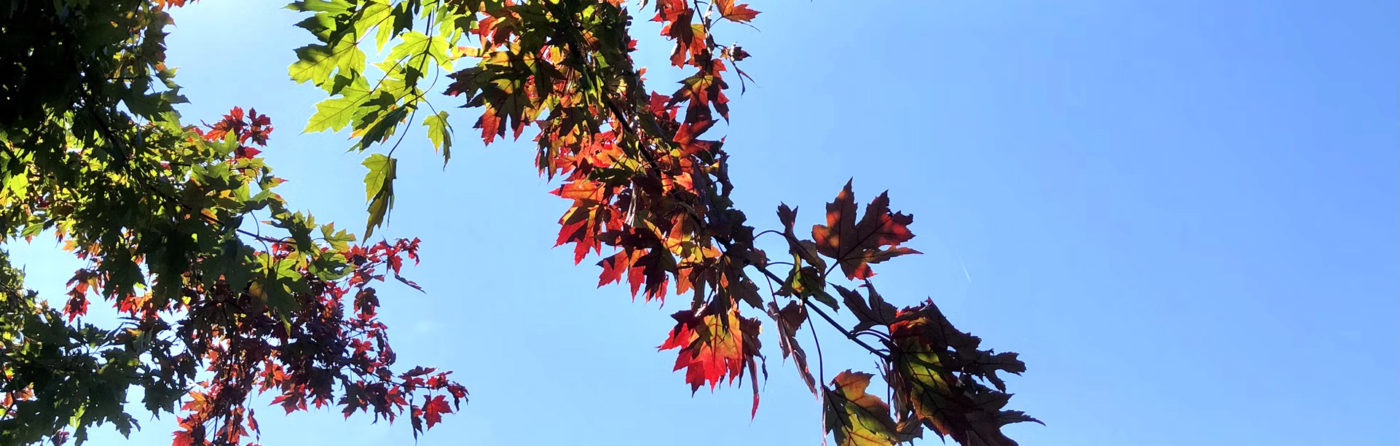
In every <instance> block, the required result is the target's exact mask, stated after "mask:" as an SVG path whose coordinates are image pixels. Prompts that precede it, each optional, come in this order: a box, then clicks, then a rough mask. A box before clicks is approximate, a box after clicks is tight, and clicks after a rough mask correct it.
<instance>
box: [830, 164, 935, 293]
mask: <svg viewBox="0 0 1400 446" xmlns="http://www.w3.org/2000/svg"><path fill="white" fill-rule="evenodd" d="M889 205H890V199H889V193H888V192H885V193H881V194H880V196H879V197H875V200H874V201H871V202H870V204H869V205H867V206H866V207H865V216H864V217H862V218H861V219H860V221H859V222H857V221H856V202H855V196H854V195H853V194H852V193H851V182H850V181H847V182H846V187H845V188H842V189H841V193H840V194H837V195H836V200H835V201H832V202H831V203H828V204H827V205H826V225H814V226H812V238H814V239H816V241H817V252H820V253H821V254H822V255H824V256H827V257H829V258H832V259H835V260H836V263H838V264H840V265H841V271H842V272H844V273H846V277H848V278H850V279H852V280H856V279H868V278H870V277H871V276H874V275H875V272H874V271H871V270H870V266H869V264H871V263H880V262H883V261H885V260H888V259H890V258H892V257H896V256H901V255H905V254H918V253H919V252H918V251H915V250H913V249H910V248H905V247H901V246H899V244H900V243H904V242H906V241H909V239H912V238H914V233H912V232H909V227H908V226H909V224H910V223H913V222H914V216H912V215H906V214H903V213H892V212H890V209H889ZM885 246H889V247H888V248H883V247H885Z"/></svg>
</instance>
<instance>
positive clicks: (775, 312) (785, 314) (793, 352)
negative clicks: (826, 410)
mask: <svg viewBox="0 0 1400 446" xmlns="http://www.w3.org/2000/svg"><path fill="white" fill-rule="evenodd" d="M768 316H769V317H772V318H773V320H774V321H776V322H777V323H778V346H779V347H782V349H783V358H784V359H786V358H788V357H792V362H793V363H794V364H796V365H797V373H798V375H799V376H801V377H802V382H803V383H805V384H807V389H808V390H811V391H812V395H818V394H817V380H816V378H813V377H812V370H811V369H809V368H808V367H807V352H806V351H803V350H802V346H800V345H798V344H797V329H798V328H800V327H802V323H803V322H806V320H807V310H806V309H805V308H803V307H802V306H800V305H798V304H797V302H795V301H793V302H788V304H787V306H785V307H783V309H782V310H779V309H778V304H777V303H774V302H769V303H768Z"/></svg>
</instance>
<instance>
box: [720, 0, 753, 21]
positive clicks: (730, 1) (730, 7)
mask: <svg viewBox="0 0 1400 446" xmlns="http://www.w3.org/2000/svg"><path fill="white" fill-rule="evenodd" d="M715 6H716V7H718V8H719V14H720V16H722V17H724V18H726V19H729V20H732V21H735V22H740V23H745V22H748V21H750V20H753V18H754V17H755V16H758V11H755V10H752V9H749V5H748V4H747V3H743V4H738V5H735V4H734V0H715Z"/></svg>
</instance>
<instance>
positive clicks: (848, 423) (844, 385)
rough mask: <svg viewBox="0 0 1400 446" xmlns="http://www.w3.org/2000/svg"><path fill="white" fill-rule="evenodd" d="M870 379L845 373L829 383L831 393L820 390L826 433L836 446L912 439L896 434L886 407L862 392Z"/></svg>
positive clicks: (907, 434) (906, 434) (897, 429)
mask: <svg viewBox="0 0 1400 446" xmlns="http://www.w3.org/2000/svg"><path fill="white" fill-rule="evenodd" d="M872 376H873V375H871V374H869V373H859V372H852V371H850V370H847V371H844V372H841V374H839V375H836V378H835V379H832V380H831V385H832V386H834V387H835V389H831V388H824V390H825V391H824V392H823V395H824V398H823V399H824V404H823V405H824V407H825V410H826V412H825V415H824V418H826V430H827V432H831V433H833V434H835V436H836V444H838V445H840V446H880V445H893V444H895V443H897V442H902V441H908V440H911V439H913V437H914V435H912V434H911V433H910V432H907V431H906V432H901V431H900V427H899V426H898V425H896V424H895V422H894V420H893V419H891V418H890V406H889V405H888V404H885V402H884V401H882V400H880V397H877V396H875V395H871V394H869V393H866V392H865V389H866V388H867V387H869V386H870V378H871V377H872Z"/></svg>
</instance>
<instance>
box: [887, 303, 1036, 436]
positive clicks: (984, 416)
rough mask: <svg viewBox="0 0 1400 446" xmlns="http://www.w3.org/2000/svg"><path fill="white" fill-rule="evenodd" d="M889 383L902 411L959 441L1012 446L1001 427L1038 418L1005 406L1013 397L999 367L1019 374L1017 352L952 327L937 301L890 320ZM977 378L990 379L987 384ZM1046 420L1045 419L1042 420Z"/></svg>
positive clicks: (1023, 365)
mask: <svg viewBox="0 0 1400 446" xmlns="http://www.w3.org/2000/svg"><path fill="white" fill-rule="evenodd" d="M890 338H891V345H892V347H893V348H892V349H891V355H890V362H891V369H890V384H891V387H892V388H893V389H895V391H896V392H898V393H899V394H900V395H901V397H900V398H899V399H898V400H897V401H901V402H902V404H901V406H902V407H900V408H898V409H899V411H900V412H902V413H906V414H908V415H910V417H911V418H914V417H916V418H918V419H919V420H920V421H921V422H922V423H923V424H924V425H925V426H928V427H929V428H931V429H933V430H934V432H935V433H937V434H938V435H939V436H940V437H942V436H945V435H947V436H951V437H953V439H954V440H955V441H957V442H958V443H961V444H982V445H988V446H1014V445H1016V442H1015V441H1013V440H1011V439H1010V438H1008V437H1007V436H1006V435H1005V434H1003V433H1002V432H1001V427H1002V426H1004V425H1006V424H1010V423H1018V422H1034V423H1041V422H1040V420H1037V419H1035V418H1032V417H1030V416H1027V415H1026V414H1025V413H1023V412H1020V411H1014V410H1003V407H1005V406H1006V403H1007V401H1008V400H1009V399H1010V398H1011V395H1010V394H1008V393H1006V392H1005V389H1006V386H1005V383H1003V382H1001V379H1000V378H998V377H997V376H996V373H997V372H998V371H1005V372H1010V373H1014V374H1020V373H1021V372H1024V371H1025V370H1026V366H1025V364H1024V363H1022V362H1021V361H1020V360H1018V359H1016V354H1015V353H1000V354H998V353H995V352H993V351H991V350H981V349H979V345H980V344H981V339H980V338H978V337H976V336H973V335H971V334H968V333H965V332H963V331H961V330H958V329H957V328H955V327H953V324H952V323H951V322H949V321H948V319H947V318H946V317H944V316H943V313H942V312H941V311H939V309H938V306H936V305H934V304H933V301H931V300H928V301H925V302H924V304H922V305H920V306H917V307H911V308H905V309H902V310H900V311H899V314H898V316H897V317H896V321H895V322H894V323H893V324H890ZM978 379H982V380H986V381H990V382H992V383H993V384H994V385H995V386H996V387H997V389H995V390H994V389H992V388H989V387H987V386H985V385H983V384H982V383H980V382H978ZM1041 424H1044V423H1041Z"/></svg>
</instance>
